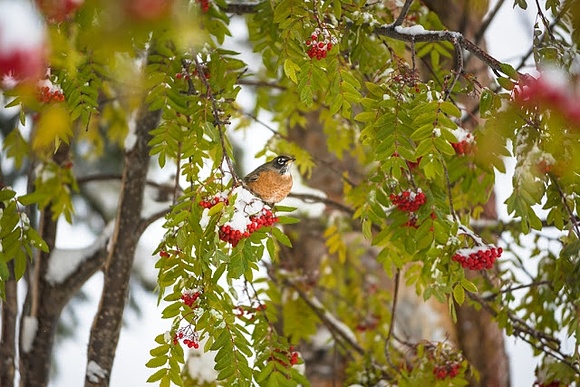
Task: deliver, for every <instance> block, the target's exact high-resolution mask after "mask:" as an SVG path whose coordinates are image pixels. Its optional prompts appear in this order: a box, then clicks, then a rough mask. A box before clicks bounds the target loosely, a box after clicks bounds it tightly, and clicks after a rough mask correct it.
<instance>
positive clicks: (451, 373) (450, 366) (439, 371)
mask: <svg viewBox="0 0 580 387" xmlns="http://www.w3.org/2000/svg"><path fill="white" fill-rule="evenodd" d="M460 367H461V364H460V363H456V362H446V363H445V364H443V365H436V366H435V367H434V368H433V374H434V375H435V379H439V380H443V379H446V378H448V377H449V378H454V377H456V376H457V375H458V374H459V368H460Z"/></svg>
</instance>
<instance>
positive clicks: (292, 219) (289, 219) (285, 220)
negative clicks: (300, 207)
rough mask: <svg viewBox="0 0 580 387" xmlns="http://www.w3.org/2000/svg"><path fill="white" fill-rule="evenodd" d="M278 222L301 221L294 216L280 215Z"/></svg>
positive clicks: (292, 222)
mask: <svg viewBox="0 0 580 387" xmlns="http://www.w3.org/2000/svg"><path fill="white" fill-rule="evenodd" d="M278 222H279V223H280V224H295V223H298V222H300V219H298V218H294V217H292V216H279V217H278Z"/></svg>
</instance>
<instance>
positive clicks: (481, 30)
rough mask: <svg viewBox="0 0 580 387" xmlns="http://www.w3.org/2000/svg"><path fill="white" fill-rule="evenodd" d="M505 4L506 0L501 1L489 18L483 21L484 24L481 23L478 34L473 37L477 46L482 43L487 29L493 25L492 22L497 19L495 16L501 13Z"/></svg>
mask: <svg viewBox="0 0 580 387" xmlns="http://www.w3.org/2000/svg"><path fill="white" fill-rule="evenodd" d="M504 2H505V0H499V1H498V2H497V3H496V4H495V7H493V9H492V10H491V12H490V13H489V15H488V16H487V18H486V19H485V20H484V21H483V23H481V27H479V31H477V33H476V34H475V36H474V37H473V40H474V42H475V44H479V42H480V41H481V39H483V35H485V32H486V31H487V28H488V27H489V25H490V24H491V22H492V21H493V19H495V16H496V15H497V13H498V12H499V10H500V9H501V7H502V6H503V3H504Z"/></svg>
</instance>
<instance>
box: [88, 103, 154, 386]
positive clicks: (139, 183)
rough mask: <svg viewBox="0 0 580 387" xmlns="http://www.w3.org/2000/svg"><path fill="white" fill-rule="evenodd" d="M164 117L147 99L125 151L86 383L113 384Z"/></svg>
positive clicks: (92, 335)
mask: <svg viewBox="0 0 580 387" xmlns="http://www.w3.org/2000/svg"><path fill="white" fill-rule="evenodd" d="M160 118H161V112H160V111H149V109H148V106H147V105H146V104H145V103H143V105H142V106H141V108H140V111H139V113H138V117H137V122H136V127H137V129H136V133H135V134H136V136H137V140H136V143H135V146H134V147H133V149H131V150H129V151H128V152H127V153H126V154H125V167H124V170H123V184H122V188H121V196H120V199H119V207H118V212H117V221H116V225H115V231H114V234H113V240H112V242H113V243H112V247H111V249H110V251H109V255H108V257H107V260H106V263H105V267H104V270H103V272H104V284H103V292H102V296H101V301H100V304H99V308H98V311H97V314H96V316H95V320H94V322H93V326H92V328H91V335H90V341H89V348H88V356H87V357H88V359H87V360H88V363H87V373H86V377H85V386H108V385H109V380H110V376H111V369H112V367H113V360H114V358H115V351H116V348H117V343H118V341H119V334H120V331H121V325H122V320H123V311H124V308H125V304H126V300H127V294H128V288H129V279H130V276H131V268H132V266H133V261H134V257H135V249H136V246H137V242H138V241H139V236H140V235H139V233H138V232H136V230H137V226H138V225H139V224H140V222H141V215H140V214H141V208H142V204H143V192H144V189H145V185H146V178H147V171H148V165H149V160H150V157H149V147H148V145H147V144H148V142H149V139H150V137H151V136H150V135H149V132H150V131H151V130H152V129H154V128H155V127H156V126H157V125H158V124H159V120H160Z"/></svg>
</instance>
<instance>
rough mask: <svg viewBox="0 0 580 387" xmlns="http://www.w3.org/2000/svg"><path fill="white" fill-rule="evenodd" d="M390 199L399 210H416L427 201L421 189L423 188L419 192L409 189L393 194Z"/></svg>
mask: <svg viewBox="0 0 580 387" xmlns="http://www.w3.org/2000/svg"><path fill="white" fill-rule="evenodd" d="M390 199H391V202H393V204H394V205H395V206H397V208H398V209H399V210H401V211H404V212H415V211H417V210H418V209H419V207H421V206H422V205H423V204H425V201H426V198H425V194H424V193H423V191H421V188H419V189H418V190H417V192H413V191H408V190H407V191H403V192H401V193H400V194H398V195H395V194H391V195H390Z"/></svg>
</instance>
